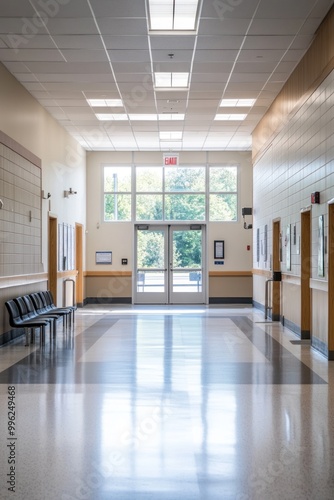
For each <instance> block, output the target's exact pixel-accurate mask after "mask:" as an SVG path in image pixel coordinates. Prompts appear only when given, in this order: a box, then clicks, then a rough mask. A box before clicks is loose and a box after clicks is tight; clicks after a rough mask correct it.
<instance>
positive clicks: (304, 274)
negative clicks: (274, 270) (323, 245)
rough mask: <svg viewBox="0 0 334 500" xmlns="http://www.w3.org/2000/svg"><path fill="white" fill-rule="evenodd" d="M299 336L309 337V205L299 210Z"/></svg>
mask: <svg viewBox="0 0 334 500" xmlns="http://www.w3.org/2000/svg"><path fill="white" fill-rule="evenodd" d="M300 247H301V248H300V263H301V275H300V286H301V290H300V302H301V303H300V306H301V307H300V309H301V317H300V337H301V338H302V339H310V338H311V324H312V323H311V288H310V278H311V207H307V208H305V209H303V210H302V211H301V236H300Z"/></svg>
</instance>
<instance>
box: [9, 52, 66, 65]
mask: <svg viewBox="0 0 334 500" xmlns="http://www.w3.org/2000/svg"><path fill="white" fill-rule="evenodd" d="M63 60H64V59H63V58H62V56H61V54H60V52H59V51H58V50H57V49H54V50H48V49H46V50H43V49H21V50H17V51H16V50H14V49H0V61H21V62H23V61H24V62H25V61H46V62H48V61H63Z"/></svg>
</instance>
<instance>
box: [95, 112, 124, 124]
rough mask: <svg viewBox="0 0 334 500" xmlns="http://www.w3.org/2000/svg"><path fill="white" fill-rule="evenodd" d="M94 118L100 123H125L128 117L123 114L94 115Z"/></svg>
mask: <svg viewBox="0 0 334 500" xmlns="http://www.w3.org/2000/svg"><path fill="white" fill-rule="evenodd" d="M95 116H96V118H97V119H98V120H101V121H110V122H111V121H125V120H127V119H128V115H126V114H124V113H96V114H95Z"/></svg>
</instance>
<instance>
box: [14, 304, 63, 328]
mask: <svg viewBox="0 0 334 500" xmlns="http://www.w3.org/2000/svg"><path fill="white" fill-rule="evenodd" d="M14 300H20V302H22V300H23V301H24V303H25V306H26V309H27V313H28V314H29V316H30V317H31V318H33V317H37V318H40V319H45V320H50V321H51V322H52V326H53V336H54V337H56V333H57V320H58V319H59V318H60V315H59V314H54V313H52V314H51V313H45V312H38V311H37V309H36V308H35V305H34V303H33V301H32V298H31V297H30V295H23V296H22V297H18V298H17V299H14ZM19 309H20V311H21V313H22V311H23V304H22V305H21V306H20V304H19Z"/></svg>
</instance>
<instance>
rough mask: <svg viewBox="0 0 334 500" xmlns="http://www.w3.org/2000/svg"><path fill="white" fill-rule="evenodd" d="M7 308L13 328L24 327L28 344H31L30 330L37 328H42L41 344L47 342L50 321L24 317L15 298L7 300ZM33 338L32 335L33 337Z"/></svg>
mask: <svg viewBox="0 0 334 500" xmlns="http://www.w3.org/2000/svg"><path fill="white" fill-rule="evenodd" d="M5 306H6V309H7V311H8V314H9V324H10V326H11V327H12V328H24V331H25V336H26V345H29V332H30V330H34V329H35V328H39V329H40V344H41V345H42V344H44V342H45V327H46V326H48V325H49V327H50V329H51V325H50V321H46V320H42V319H37V318H35V319H32V318H30V319H23V318H22V316H21V313H20V310H19V307H18V305H17V303H16V302H15V300H7V302H5ZM31 340H32V337H31Z"/></svg>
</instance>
